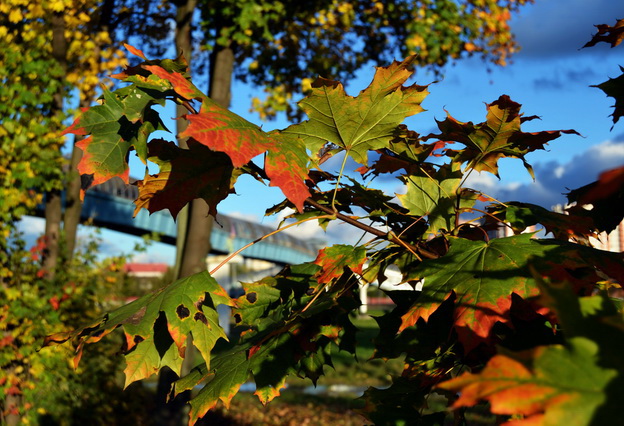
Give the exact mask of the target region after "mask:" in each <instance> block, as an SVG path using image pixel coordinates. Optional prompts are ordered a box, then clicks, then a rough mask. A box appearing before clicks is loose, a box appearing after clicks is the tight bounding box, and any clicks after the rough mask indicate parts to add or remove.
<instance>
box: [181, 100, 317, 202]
mask: <svg viewBox="0 0 624 426" xmlns="http://www.w3.org/2000/svg"><path fill="white" fill-rule="evenodd" d="M186 118H187V119H188V120H189V126H188V128H187V129H186V130H185V131H184V132H182V133H181V134H180V136H181V137H192V138H194V139H195V140H197V141H198V142H200V143H202V144H203V145H206V146H207V147H208V148H210V149H212V150H214V151H221V152H224V153H226V154H227V155H228V156H229V157H230V159H231V160H232V164H233V165H234V167H242V166H244V165H245V164H247V163H248V162H249V161H251V159H252V158H254V157H255V156H257V155H260V154H262V153H265V152H267V157H266V159H265V169H266V172H267V175H268V177H269V179H270V182H271V186H277V187H279V188H280V189H281V190H282V192H283V193H284V195H285V196H286V197H287V198H288V199H289V200H290V201H291V202H292V203H293V204H294V205H295V206H296V207H297V209H298V210H299V211H303V202H304V200H305V199H306V198H308V197H309V196H310V192H309V190H308V188H307V186H306V185H305V183H304V180H305V178H306V177H307V173H308V167H307V163H308V155H307V153H306V150H305V146H304V145H303V143H302V142H301V141H300V140H299V139H297V138H296V137H292V136H288V135H280V134H279V133H272V134H269V133H266V132H264V131H263V130H262V129H260V127H258V126H256V125H255V124H252V123H250V122H249V121H247V120H245V119H244V118H242V117H240V116H238V115H236V114H234V113H233V112H231V111H228V110H227V109H225V108H223V107H221V106H220V105H218V104H217V103H215V102H213V101H212V100H210V99H206V100H204V102H203V104H202V108H201V110H200V112H199V114H189V115H187V116H186Z"/></svg>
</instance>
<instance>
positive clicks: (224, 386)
mask: <svg viewBox="0 0 624 426" xmlns="http://www.w3.org/2000/svg"><path fill="white" fill-rule="evenodd" d="M249 366H250V361H249V360H248V359H247V354H246V353H245V351H241V352H235V353H228V354H227V355H225V356H224V355H221V356H218V357H215V358H214V360H213V363H212V371H213V372H212V375H210V376H208V380H210V381H209V382H208V383H207V384H206V385H205V386H204V387H203V388H202V390H200V391H199V393H198V394H197V396H196V397H195V398H193V399H191V411H190V413H189V415H190V419H189V424H190V425H193V424H195V422H197V420H199V419H200V418H201V417H203V416H204V415H205V414H206V413H207V412H208V411H210V410H211V409H212V408H214V407H215V406H216V405H217V402H219V401H222V402H223V404H225V406H226V408H227V407H229V405H230V401H231V400H232V398H233V397H234V395H236V393H237V392H238V389H240V387H241V385H242V384H243V383H245V382H246V381H247V378H248V377H249V371H250V369H249Z"/></svg>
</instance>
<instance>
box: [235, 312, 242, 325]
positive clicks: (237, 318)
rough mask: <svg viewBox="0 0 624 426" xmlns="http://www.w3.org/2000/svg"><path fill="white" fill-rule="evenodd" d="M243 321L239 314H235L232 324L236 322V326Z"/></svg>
mask: <svg viewBox="0 0 624 426" xmlns="http://www.w3.org/2000/svg"><path fill="white" fill-rule="evenodd" d="M242 320H243V319H242V318H241V316H240V314H235V315H234V322H236V324H238V323H239V322H241V321H242Z"/></svg>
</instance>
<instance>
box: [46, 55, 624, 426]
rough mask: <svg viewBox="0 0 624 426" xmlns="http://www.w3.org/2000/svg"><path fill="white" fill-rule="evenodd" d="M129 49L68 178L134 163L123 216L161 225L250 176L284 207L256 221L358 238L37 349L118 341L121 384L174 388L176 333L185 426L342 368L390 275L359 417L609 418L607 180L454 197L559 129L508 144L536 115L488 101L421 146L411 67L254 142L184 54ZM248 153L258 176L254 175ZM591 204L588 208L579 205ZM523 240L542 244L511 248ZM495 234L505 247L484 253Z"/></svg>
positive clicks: (333, 90) (159, 299) (204, 280)
mask: <svg viewBox="0 0 624 426" xmlns="http://www.w3.org/2000/svg"><path fill="white" fill-rule="evenodd" d="M128 48H129V50H130V51H131V52H132V53H134V54H135V55H137V56H139V57H141V58H142V59H143V62H142V63H140V64H138V65H136V66H134V67H131V68H128V69H127V70H125V71H124V72H122V73H121V74H118V75H117V78H119V79H121V80H122V81H124V82H125V83H127V84H128V85H127V86H125V87H123V88H121V89H118V90H116V91H114V92H110V91H105V92H104V94H103V96H102V103H101V105H97V106H94V107H92V108H90V109H89V110H87V111H85V112H83V113H82V115H80V116H79V117H78V118H77V119H76V121H75V123H74V124H73V125H72V127H71V128H70V129H69V130H68V131H69V132H73V133H76V134H84V135H89V137H88V138H87V139H85V140H84V141H83V142H82V143H81V148H82V149H83V150H84V152H85V155H84V157H83V161H82V162H81V164H80V166H79V170H80V171H81V173H82V174H83V178H85V180H87V181H89V182H90V183H91V184H97V183H100V182H104V181H106V180H108V179H110V178H112V177H114V176H118V177H121V178H122V179H126V180H127V176H128V164H127V156H128V154H129V153H130V151H133V150H134V151H135V152H136V153H137V155H138V156H139V158H140V159H142V160H143V161H144V162H147V161H153V162H154V163H156V164H157V165H158V167H159V168H160V171H159V173H157V174H155V175H150V174H149V173H147V172H146V175H145V178H144V179H143V180H142V181H139V182H138V183H137V185H138V186H139V189H140V193H139V198H138V200H137V201H136V204H137V209H140V208H146V209H148V210H150V211H156V210H159V209H165V208H168V209H169V210H170V211H171V212H172V214H173V215H174V216H175V214H176V213H177V212H178V211H179V209H180V208H181V206H183V205H184V204H185V203H187V202H188V201H190V200H192V199H194V198H200V197H201V198H204V199H205V200H206V201H207V202H208V203H209V204H210V206H211V213H212V214H216V211H217V210H216V209H217V205H218V203H219V201H220V200H221V199H223V198H225V197H226V196H227V195H228V194H229V193H231V192H233V190H234V187H235V183H236V178H237V177H238V176H240V175H241V174H249V175H251V176H252V177H254V178H255V179H256V180H258V181H261V182H264V183H267V184H269V185H273V186H277V187H279V188H280V189H281V190H282V192H283V193H284V195H285V197H286V199H285V200H284V202H282V203H280V204H278V205H277V206H274V207H273V208H271V209H270V212H271V213H275V212H280V211H282V210H284V209H286V208H293V211H294V213H292V215H291V218H292V219H295V220H296V221H298V222H303V221H308V220H318V221H319V223H320V225H321V226H326V225H327V223H329V222H331V221H341V222H345V223H346V224H348V225H350V226H353V227H354V228H357V229H358V230H360V231H365V232H366V233H367V235H368V238H370V241H367V242H364V243H362V244H358V245H355V246H350V245H334V246H330V247H326V248H324V249H322V250H320V251H319V253H318V256H317V258H316V260H315V261H314V262H309V263H305V264H301V265H291V266H289V267H287V268H285V269H284V270H283V271H282V272H280V273H279V274H277V275H276V276H274V277H267V278H264V279H262V280H260V281H258V282H253V283H244V284H243V288H244V291H245V293H244V294H243V295H242V296H240V297H239V298H237V299H231V298H230V297H229V296H228V295H227V294H226V293H225V291H224V290H223V289H222V288H221V287H220V286H219V284H218V283H217V282H216V281H215V280H214V279H213V278H212V277H211V276H210V274H209V273H208V272H202V273H200V274H196V275H193V276H191V277H189V278H186V279H184V280H180V281H176V282H174V283H172V284H170V285H169V286H167V287H165V288H163V289H160V290H158V291H157V292H154V293H152V294H148V295H146V296H144V297H142V298H141V299H138V300H137V301H135V302H133V303H132V304H130V305H127V306H124V307H121V308H119V309H117V310H115V311H112V312H110V313H108V314H106V315H104V316H101V317H100V318H98V319H97V320H95V321H93V322H92V323H90V324H88V325H87V326H85V327H81V328H78V329H76V330H74V331H73V332H63V333H59V334H56V335H52V336H49V337H48V338H47V340H46V343H47V344H51V343H60V342H65V341H68V340H71V341H72V342H73V344H74V345H75V350H76V352H75V353H76V357H75V360H76V362H78V360H79V359H80V357H81V355H82V352H83V349H84V347H85V345H86V344H88V343H95V342H98V341H99V340H100V339H102V338H103V337H104V336H105V335H108V334H110V333H111V332H113V331H114V330H116V329H117V328H122V329H123V331H124V335H125V344H124V352H125V356H126V363H127V367H126V371H125V372H126V386H128V385H129V384H130V383H132V382H133V381H137V380H141V379H144V378H147V377H150V376H151V375H152V374H154V373H156V372H157V371H159V370H160V369H161V368H163V367H165V366H167V367H169V368H171V369H173V370H174V371H176V372H178V373H179V372H180V371H181V368H180V367H181V362H182V358H184V356H185V354H186V353H187V347H186V345H187V342H188V338H187V336H188V335H189V334H190V335H191V336H192V337H193V339H192V341H193V345H194V346H196V347H197V349H198V350H199V352H200V353H201V357H202V362H201V363H200V365H198V366H197V367H196V368H194V369H193V370H192V371H191V372H190V373H189V374H188V375H186V376H184V377H181V378H180V379H179V380H178V381H177V382H176V383H175V385H174V388H173V389H172V393H173V395H174V396H175V395H177V394H179V393H180V392H183V391H186V390H189V389H193V388H195V387H196V386H198V385H202V386H203V387H202V388H201V390H200V391H199V393H198V394H197V395H196V396H195V397H194V398H193V399H192V400H191V411H190V422H191V424H193V423H195V422H196V421H197V420H198V419H200V418H201V417H203V416H204V415H206V413H207V412H208V411H209V410H211V409H213V408H214V407H215V406H216V405H217V404H218V403H219V402H221V403H223V404H224V405H225V406H226V407H227V406H228V405H229V403H230V401H231V400H232V398H233V397H234V396H235V395H236V393H237V392H238V391H239V389H240V387H241V386H242V385H243V384H244V383H245V382H247V381H249V380H253V382H254V383H255V386H256V395H257V396H258V398H259V400H260V401H261V402H262V403H264V404H266V403H268V402H270V401H271V400H272V399H274V398H275V397H276V396H278V395H279V394H280V391H281V389H282V388H283V387H284V385H285V381H286V379H287V377H288V376H289V375H296V376H300V377H303V378H307V379H309V380H311V381H312V382H313V383H316V382H317V380H319V379H320V378H321V377H322V375H323V372H324V369H325V366H331V365H332V356H333V355H334V354H335V353H336V352H337V351H344V352H346V353H350V354H354V355H355V354H356V345H357V339H356V335H357V327H355V326H354V325H353V322H352V317H353V315H355V314H356V313H357V310H358V308H359V306H360V302H359V300H360V299H359V293H360V292H361V291H363V290H362V284H365V283H368V284H373V285H374V284H376V283H379V282H383V281H384V280H385V279H386V276H387V275H389V271H390V270H392V269H395V270H396V269H398V271H399V272H400V276H401V279H400V281H401V283H402V284H405V285H410V286H411V287H412V289H413V290H407V291H406V290H398V289H397V290H389V291H386V292H387V295H388V297H390V298H391V299H392V301H393V302H394V305H395V307H394V308H393V310H392V311H390V312H389V313H387V314H385V315H383V316H380V317H378V318H376V321H377V323H378V324H379V327H380V332H379V335H378V337H377V338H376V339H375V346H376V350H375V354H374V357H375V358H379V359H393V358H400V357H404V358H403V359H404V370H403V372H402V373H401V375H400V376H399V377H396V378H394V380H393V382H392V385H391V386H390V387H389V388H387V389H384V390H380V389H373V388H371V389H369V390H368V391H367V392H366V393H365V395H364V396H363V399H364V404H365V408H364V409H363V414H364V415H365V416H367V417H368V418H369V419H370V420H372V421H378V422H381V419H388V418H391V419H393V420H397V421H400V420H403V421H410V422H413V421H416V420H417V421H419V422H421V423H424V424H428V423H431V424H436V422H437V423H438V424H439V423H440V422H443V421H444V417H445V415H446V414H445V411H444V410H442V409H441V410H432V409H430V408H428V401H429V400H430V399H431V398H437V399H438V400H440V399H441V400H443V401H444V404H445V405H446V406H448V407H451V408H453V409H458V411H456V416H457V417H458V419H459V420H462V419H463V418H464V416H465V414H466V413H467V412H469V411H470V407H473V406H474V405H475V404H477V403H478V402H479V401H481V400H487V401H489V402H490V407H491V408H490V409H491V412H492V413H493V414H496V415H502V416H510V417H505V418H506V419H511V418H512V416H515V417H516V418H517V419H522V420H518V421H517V422H516V424H517V423H518V422H522V421H524V422H525V423H528V422H534V423H533V424H535V423H536V422H537V424H540V423H539V422H543V423H544V424H549V423H558V422H563V421H568V420H569V419H570V418H571V417H572V416H574V418H575V419H577V420H578V419H580V424H595V423H596V422H598V423H605V422H606V423H609V420H613V419H616V418H617V417H613V416H614V415H616V414H614V413H615V411H614V410H615V409H616V408H617V407H616V405H617V404H616V402H617V393H616V392H615V391H614V389H617V387H618V386H620V384H621V381H622V377H624V376H623V372H624V366H622V362H621V360H620V358H619V357H618V356H617V354H618V353H621V350H620V348H619V346H620V343H617V342H616V343H614V339H609V338H608V336H612V335H616V334H617V335H619V334H621V329H622V326H621V324H622V313H621V309H620V306H619V302H617V301H614V300H612V299H611V298H610V297H609V296H608V291H616V292H621V283H622V281H623V279H624V259H623V255H622V254H621V253H607V252H602V251H600V250H597V249H594V248H592V247H591V238H593V237H594V236H595V235H596V234H597V233H599V232H602V231H604V230H608V229H610V226H612V225H613V223H616V222H619V221H621V220H622V214H621V212H615V213H613V212H611V213H610V214H609V215H608V217H607V218H606V219H605V217H604V214H605V212H606V211H607V209H606V208H602V207H601V206H602V204H600V203H601V202H604V203H605V204H604V205H606V203H609V202H611V203H613V200H614V199H616V198H617V197H621V194H622V173H621V170H620V169H616V170H615V171H613V172H610V173H608V174H605V176H603V177H601V180H600V181H599V182H598V183H595V184H593V185H591V186H589V187H586V188H580V189H578V190H576V191H573V192H572V193H571V194H570V199H571V200H574V201H576V202H577V206H578V208H570V209H569V210H568V212H567V213H568V214H564V213H556V212H549V211H546V210H545V209H543V208H541V207H538V206H534V205H531V204H526V203H517V202H502V201H498V200H494V199H493V198H492V197H490V196H488V195H487V194H483V193H480V192H478V191H476V190H474V189H471V188H468V187H466V186H465V183H466V180H467V178H468V176H469V175H470V174H471V173H478V172H486V173H491V174H493V175H495V176H498V163H499V160H500V159H501V158H515V159H518V160H519V161H522V163H523V164H524V165H525V167H526V169H527V170H528V171H529V173H531V171H532V169H531V166H530V164H529V163H528V162H527V158H526V156H527V155H528V154H529V153H531V152H533V151H535V150H538V149H544V148H545V146H546V144H547V143H549V142H551V141H553V140H555V139H557V138H558V137H560V136H561V135H562V134H573V133H576V132H574V131H573V130H554V131H552V130H551V131H541V132H533V133H530V132H525V131H523V130H522V126H523V124H524V123H525V122H526V121H528V120H533V119H535V118H536V117H534V116H525V115H524V114H523V113H522V112H521V106H520V105H519V104H517V103H516V102H513V101H512V100H511V99H509V97H507V96H505V95H503V96H501V97H499V98H498V99H496V100H494V101H493V102H491V103H489V104H487V105H486V115H485V119H484V121H483V122H482V123H478V124H474V123H470V122H461V121H460V120H458V119H456V118H454V117H452V116H451V115H450V114H447V117H446V119H445V120H443V121H440V122H438V123H437V124H438V128H439V133H435V134H431V135H427V136H421V135H419V134H418V133H416V132H414V131H412V130H409V129H408V128H407V127H406V126H405V125H404V124H402V122H403V120H404V119H405V118H406V117H408V116H411V115H414V114H417V113H418V112H420V111H422V107H421V106H420V104H421V103H422V101H423V99H424V98H425V97H426V96H427V95H428V88H427V87H425V86H419V85H416V84H407V81H408V79H409V78H410V76H411V75H412V71H411V66H412V65H413V63H414V61H415V58H414V57H408V58H407V59H405V60H404V61H402V62H394V63H392V64H391V65H389V66H388V67H379V68H377V70H376V73H375V76H374V77H373V80H372V82H371V84H370V85H369V87H367V88H366V89H364V90H363V91H362V92H360V94H359V95H358V96H355V97H353V96H350V95H348V94H347V93H346V92H345V90H344V88H343V86H342V84H341V83H339V82H337V81H333V80H328V79H323V78H319V79H317V80H316V82H315V83H314V84H313V85H312V86H311V91H310V93H309V94H308V96H307V97H306V98H305V99H303V100H302V101H301V102H300V104H299V105H300V107H301V108H302V110H303V112H305V113H306V114H307V115H308V120H307V121H304V122H301V123H298V124H293V125H291V126H289V127H288V128H286V129H283V130H281V131H274V132H269V133H267V132H264V131H263V130H262V129H261V128H259V127H257V126H255V125H253V124H252V123H249V122H248V121H246V120H245V119H243V118H242V117H239V116H237V115H235V114H234V113H232V112H230V111H228V110H226V109H224V108H222V107H220V106H218V105H217V104H215V103H214V102H213V101H211V100H210V99H209V98H208V97H207V96H205V95H204V94H203V93H202V92H201V91H200V90H199V89H198V88H197V87H196V86H194V85H193V83H192V82H191V80H190V78H189V77H188V74H187V70H186V63H185V61H184V59H183V58H182V57H180V58H177V59H176V60H162V61H157V60H156V61H155V60H147V59H146V58H145V55H144V54H143V53H142V52H141V51H139V50H137V49H134V48H132V47H128ZM617 99H618V100H619V98H617ZM167 101H173V102H175V103H177V104H180V105H184V106H185V107H186V109H187V111H188V114H186V116H185V117H184V118H186V119H187V120H188V121H189V123H190V125H189V127H188V128H187V129H186V130H185V131H184V132H183V133H182V134H181V135H180V136H182V137H185V138H188V142H189V144H188V145H189V148H188V149H182V148H179V147H177V146H175V145H174V144H173V143H171V142H166V141H164V140H162V139H155V138H152V137H151V136H150V134H151V133H152V132H154V131H155V130H158V129H162V128H163V126H162V123H161V122H160V119H159V118H158V116H157V114H156V113H155V111H154V109H153V107H154V106H155V105H162V104H163V103H165V102H167ZM260 155H261V156H263V157H264V159H263V160H264V162H263V164H257V163H256V161H257V158H258V156H260ZM333 156H336V157H337V158H340V156H342V164H341V165H336V167H335V168H333V169H332V168H329V167H328V165H331V164H339V163H340V161H338V162H335V161H328V159H330V158H331V157H333ZM348 159H351V160H353V161H354V162H356V163H359V164H361V165H362V167H360V168H359V169H358V171H359V172H360V176H357V175H355V174H353V173H351V174H349V173H348V172H347V171H346V169H345V164H346V162H347V160H348ZM207 169H209V171H206V170H207ZM326 169H327V170H326ZM382 175H386V177H389V178H391V179H393V178H396V179H398V180H399V181H400V182H402V183H404V185H405V192H404V193H403V194H399V195H398V196H397V198H396V199H395V198H393V197H392V195H389V194H385V193H383V192H382V191H381V190H379V189H376V188H375V184H376V182H377V180H376V179H378V177H379V176H382ZM589 203H592V204H593V203H596V206H597V207H598V208H596V209H587V208H583V206H587V204H589ZM536 225H538V226H541V227H543V228H544V229H545V231H546V232H548V233H549V236H548V238H540V239H538V238H535V237H536V235H535V233H526V232H525V231H526V230H527V229H528V228H529V227H534V226H536ZM289 226H292V225H289ZM501 229H509V230H510V231H509V233H510V234H512V235H510V236H507V237H502V238H495V237H496V235H497V233H499V232H500V231H501ZM533 229H535V228H533ZM550 235H552V237H551V236H550ZM218 305H226V306H230V307H231V308H232V312H233V319H234V321H235V323H236V325H237V328H236V330H237V333H235V334H234V335H232V336H226V335H225V333H224V332H223V330H222V328H221V326H220V325H219V323H218V320H217V318H218V314H217V306H218ZM621 340H622V339H619V340H618V342H619V341H621ZM462 373H465V374H462ZM321 380H322V379H321ZM458 392H459V396H458ZM527 395H529V396H530V397H526V396H527ZM579 401H584V403H583V404H581V403H580V402H579ZM460 408H461V409H460ZM389 416H390V417H389ZM512 423H513V421H510V424H512Z"/></svg>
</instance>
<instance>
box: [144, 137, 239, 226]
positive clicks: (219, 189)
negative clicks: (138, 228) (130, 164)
mask: <svg viewBox="0 0 624 426" xmlns="http://www.w3.org/2000/svg"><path fill="white" fill-rule="evenodd" d="M187 144H188V149H182V148H178V147H177V146H176V144H175V143H173V142H168V141H165V140H163V139H154V140H152V141H150V144H149V154H148V159H149V160H150V161H152V162H153V163H156V164H158V166H159V167H160V171H159V172H158V174H155V175H149V174H147V173H146V176H145V178H144V179H143V180H141V181H138V182H136V185H137V186H138V188H139V196H138V198H137V199H136V201H135V204H136V208H135V210H134V215H135V216H136V215H137V214H138V212H139V211H140V209H141V208H144V209H147V210H148V211H149V212H150V213H154V212H155V211H158V210H163V209H169V211H170V212H171V215H172V216H173V217H174V218H175V217H176V216H177V215H178V212H179V211H180V210H181V209H182V207H184V206H185V205H186V204H187V203H189V202H190V201H192V200H194V199H195V198H203V199H204V200H206V203H208V206H209V213H210V214H211V215H213V216H215V217H216V214H217V208H216V207H217V204H218V203H219V202H220V201H221V200H223V199H224V198H226V197H227V196H228V194H230V193H232V192H234V189H233V186H234V182H235V181H236V177H237V176H236V173H234V167H233V166H232V162H231V161H230V158H229V157H228V156H227V155H226V154H224V153H222V152H214V151H211V150H210V149H208V148H206V147H205V146H203V145H201V144H200V143H198V142H197V141H195V140H194V139H189V140H188V141H187Z"/></svg>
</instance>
